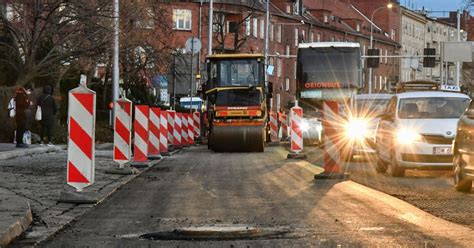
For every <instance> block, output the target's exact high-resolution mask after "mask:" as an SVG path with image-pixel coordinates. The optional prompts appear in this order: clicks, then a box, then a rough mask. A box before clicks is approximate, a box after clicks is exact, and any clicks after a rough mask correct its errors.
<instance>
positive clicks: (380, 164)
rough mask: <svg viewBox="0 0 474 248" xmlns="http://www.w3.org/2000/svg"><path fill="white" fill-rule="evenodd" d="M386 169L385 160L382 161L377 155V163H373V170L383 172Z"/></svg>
mask: <svg viewBox="0 0 474 248" xmlns="http://www.w3.org/2000/svg"><path fill="white" fill-rule="evenodd" d="M387 169H388V166H387V163H385V161H383V160H382V158H380V156H377V164H376V165H375V171H377V173H385V172H387Z"/></svg>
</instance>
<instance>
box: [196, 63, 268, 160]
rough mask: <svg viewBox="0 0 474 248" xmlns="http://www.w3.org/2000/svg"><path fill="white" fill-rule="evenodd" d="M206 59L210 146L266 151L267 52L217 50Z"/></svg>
mask: <svg viewBox="0 0 474 248" xmlns="http://www.w3.org/2000/svg"><path fill="white" fill-rule="evenodd" d="M206 62H207V72H208V75H209V76H208V81H207V83H206V85H205V87H204V90H205V94H204V99H205V100H206V106H207V113H208V115H207V116H208V118H209V122H208V132H209V140H208V144H209V148H210V149H212V150H213V151H256V152H263V150H264V144H265V129H266V124H267V123H266V120H267V106H266V93H265V92H266V91H265V83H264V57H263V55H261V54H216V55H210V56H208V57H207V60H206Z"/></svg>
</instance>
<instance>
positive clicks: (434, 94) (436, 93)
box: [397, 91, 470, 99]
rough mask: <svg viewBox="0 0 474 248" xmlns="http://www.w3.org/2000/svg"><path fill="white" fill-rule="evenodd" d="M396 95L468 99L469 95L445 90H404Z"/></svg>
mask: <svg viewBox="0 0 474 248" xmlns="http://www.w3.org/2000/svg"><path fill="white" fill-rule="evenodd" d="M397 96H398V97H399V98H401V99H404V98H426V97H458V98H466V99H470V98H469V96H467V95H465V94H462V93H456V92H446V91H414V92H404V93H399V94H397Z"/></svg>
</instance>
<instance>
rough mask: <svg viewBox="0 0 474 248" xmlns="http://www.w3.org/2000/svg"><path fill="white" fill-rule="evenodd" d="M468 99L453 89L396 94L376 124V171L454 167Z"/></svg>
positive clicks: (392, 172) (399, 173)
mask: <svg viewBox="0 0 474 248" xmlns="http://www.w3.org/2000/svg"><path fill="white" fill-rule="evenodd" d="M469 103H470V98H469V97H468V96H466V95H464V94H461V93H454V92H442V91H417V92H405V93H400V94H397V95H395V96H393V97H392V99H390V102H389V103H388V105H387V109H386V111H385V113H384V114H383V115H381V116H380V117H381V119H380V122H379V125H378V128H377V133H376V151H377V155H378V163H377V166H376V169H377V171H378V172H380V173H385V172H386V171H387V169H389V172H390V175H392V176H394V177H402V176H404V175H405V170H407V169H451V168H452V164H453V163H452V162H453V150H452V148H451V146H452V143H453V139H454V137H455V136H456V126H457V122H458V120H459V118H460V117H461V115H462V114H463V113H464V111H465V110H466V108H467V106H468V105H469Z"/></svg>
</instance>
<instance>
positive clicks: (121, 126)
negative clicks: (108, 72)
mask: <svg viewBox="0 0 474 248" xmlns="http://www.w3.org/2000/svg"><path fill="white" fill-rule="evenodd" d="M114 116H115V120H114V161H115V162H117V163H118V164H119V165H120V168H123V167H124V164H125V163H127V162H129V161H130V159H131V157H132V151H131V146H130V145H131V143H132V142H131V140H132V133H131V132H132V131H131V130H132V102H131V101H130V100H128V99H126V98H120V99H118V100H117V102H115V103H114Z"/></svg>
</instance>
